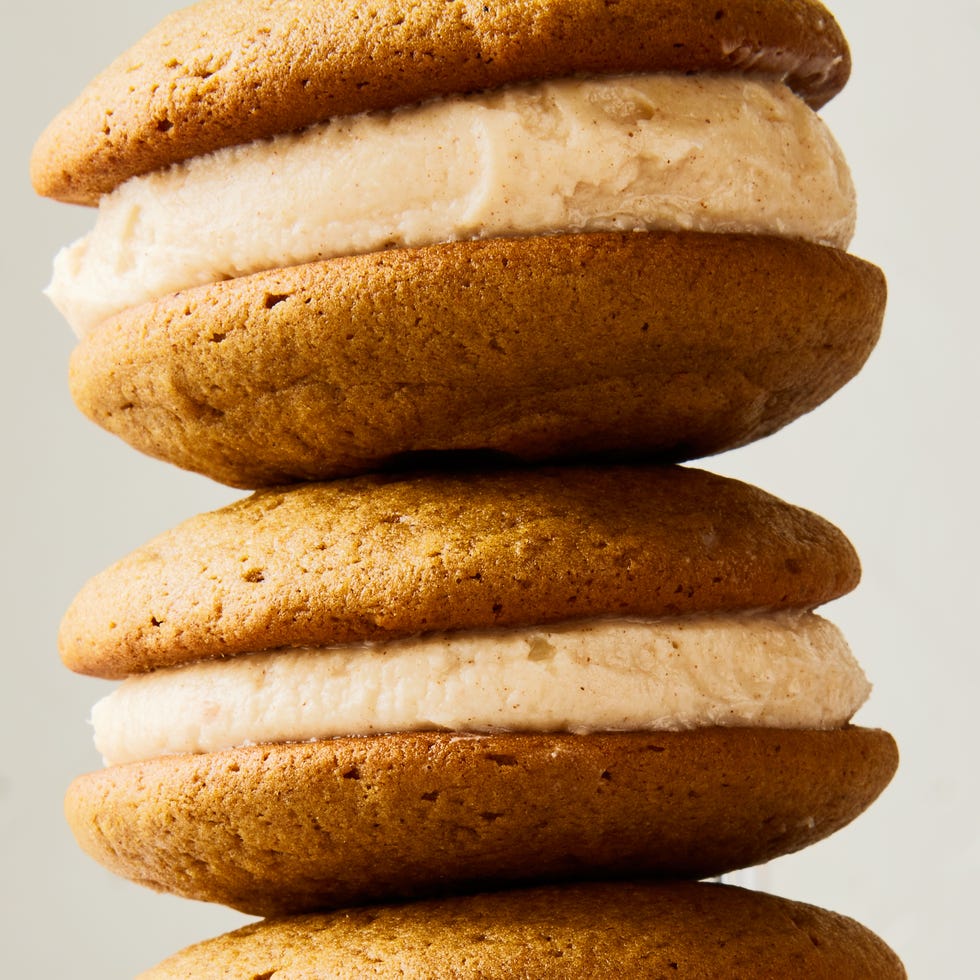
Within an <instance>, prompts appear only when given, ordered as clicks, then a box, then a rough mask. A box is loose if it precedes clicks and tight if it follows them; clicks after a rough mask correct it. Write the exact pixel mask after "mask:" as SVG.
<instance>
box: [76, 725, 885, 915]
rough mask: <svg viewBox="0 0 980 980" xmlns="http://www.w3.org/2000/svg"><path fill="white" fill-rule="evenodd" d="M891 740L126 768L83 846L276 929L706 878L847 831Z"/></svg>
mask: <svg viewBox="0 0 980 980" xmlns="http://www.w3.org/2000/svg"><path fill="white" fill-rule="evenodd" d="M896 766H897V750H896V747H895V743H894V741H893V740H892V738H891V736H890V735H888V734H887V733H884V732H881V731H877V730H871V729H862V728H845V729H841V730H836V731H829V732H810V731H785V730H773V729H759V728H750V729H717V728H709V729H701V730H696V731H691V732H673V733H671V732H662V733H654V734H649V733H644V734H638V733H624V734H605V735H583V736H579V735H521V734H500V735H486V736H467V735H460V734H457V733H423V734H399V735H384V736H372V737H363V738H340V739H332V740H327V741H322V742H307V743H293V744H285V745H271V746H250V747H246V748H241V749H233V750H230V751H225V752H218V753H211V754H204V755H185V756H170V757H163V758H160V759H156V760H153V761H150V762H145V763H132V764H129V765H122V766H114V767H110V768H108V769H105V770H102V771H100V772H96V773H93V774H90V775H87V776H83V777H81V778H80V779H78V780H76V781H75V782H74V783H73V784H72V786H71V788H70V789H69V792H68V798H67V802H66V806H67V813H68V818H69V823H70V824H71V826H72V828H73V830H74V832H75V835H76V837H77V838H78V840H79V842H80V844H81V845H82V847H83V848H84V849H85V850H86V851H88V852H89V853H90V854H91V855H92V856H93V857H95V858H96V859H97V860H99V861H100V862H102V863H103V864H104V865H106V866H107V867H108V868H110V869H111V870H112V871H114V872H116V873H117V874H120V875H122V876H124V877H127V878H130V879H133V880H135V881H138V882H140V883H142V884H145V885H148V886H150V887H152V888H155V889H159V890H164V891H168V892H173V893H176V894H179V895H184V896H186V897H190V898H196V899H203V900H206V901H212V902H219V903H222V904H225V905H230V906H233V907H235V908H238V909H240V910H242V911H244V912H248V913H250V914H254V915H279V914H290V913H296V912H305V911H313V910H322V909H328V908H336V907H342V906H345V905H351V904H359V903H364V902H371V901H386V900H390V899H398V898H414V897H419V896H425V895H435V894H444V893H447V892H452V891H456V890H459V889H471V890H472V889H479V888H485V887H491V888H495V887H501V886H504V885H507V884H511V883H519V882H530V881H540V880H545V881H547V880H554V881H561V880H577V879H590V878H601V877H630V876H636V875H641V876H644V877H646V876H652V877H665V878H675V877H682V878H702V877H709V876H713V875H717V874H721V873H723V872H726V871H731V870H734V869H736V868H740V867H746V866H750V865H754V864H758V863H760V862H764V861H767V860H769V859H770V858H773V857H776V856H777V855H780V854H785V853H788V852H791V851H796V850H798V849H800V848H802V847H805V846H806V845H808V844H810V843H812V842H814V841H816V840H819V839H821V838H823V837H826V836H827V835H829V834H831V833H833V832H834V831H835V830H837V829H838V828H840V827H842V826H843V825H845V824H846V823H848V822H849V821H850V820H852V819H853V818H854V817H855V816H857V815H858V814H859V813H860V812H861V811H863V810H864V809H865V808H866V807H867V806H868V805H869V804H870V803H871V802H872V801H873V800H874V799H875V798H876V797H877V796H878V794H879V793H880V792H881V790H882V789H883V788H884V787H885V786H886V785H887V783H888V781H889V780H890V779H891V776H892V774H893V773H894V770H895V768H896Z"/></svg>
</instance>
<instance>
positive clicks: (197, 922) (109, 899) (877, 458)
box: [0, 0, 980, 980]
mask: <svg viewBox="0 0 980 980" xmlns="http://www.w3.org/2000/svg"><path fill="white" fill-rule="evenodd" d="M175 6H176V4H174V3H168V2H164V0H153V2H151V0H140V3H138V4H134V3H131V2H128V0H90V2H88V3H85V4H79V3H76V2H65V0H57V2H55V0H36V2H34V3H31V4H22V3H18V4H14V3H12V2H8V0H4V18H3V20H4V30H3V32H2V44H3V47H4V52H3V57H2V58H0V71H2V73H3V78H2V82H3V91H4V92H5V93H7V96H8V97H7V100H6V105H5V109H6V111H5V115H6V119H7V123H6V126H7V129H6V132H5V136H4V141H3V146H4V153H3V156H2V158H0V167H2V170H3V179H2V181H0V188H2V192H3V195H4V200H3V211H2V214H3V230H4V233H3V235H2V243H0V248H2V263H0V269H2V275H3V295H4V296H5V297H6V302H7V308H6V317H5V323H4V338H3V339H4V353H3V358H2V362H0V363H2V370H3V374H4V377H3V384H2V386H0V398H2V399H3V412H2V416H0V417H2V424H3V435H4V440H3V444H4V445H5V446H6V447H7V452H6V453H5V454H4V458H3V467H4V471H5V479H4V480H3V482H2V484H0V486H2V491H0V492H2V494H3V513H6V514H7V527H6V532H5V535H4V552H3V553H4V559H5V560H4V561H3V565H2V575H3V587H2V589H0V596H2V599H3V603H4V609H3V618H4V621H5V622H7V623H8V625H10V627H11V636H10V639H9V640H8V641H7V643H6V644H5V647H6V649H5V650H4V653H3V665H2V670H3V673H2V677H3V682H2V684H0V698H2V702H3V703H2V708H0V726H2V742H0V744H2V745H4V746H6V750H5V752H4V753H3V756H2V757H0V889H2V892H0V902H2V906H0V913H2V914H0V925H2V930H3V936H4V938H3V973H4V975H5V976H9V977H45V978H47V977H60V976H69V975H70V976H72V977H74V978H76V980H95V978H105V977H129V976H132V975H133V974H135V973H136V972H138V970H140V969H141V968H145V967H149V966H151V965H152V964H154V963H156V962H157V961H158V960H160V959H162V958H163V957H164V956H166V955H168V954H169V953H171V952H174V951H176V950H177V949H178V948H180V947H181V946H183V945H186V944H188V943H190V942H193V941H196V940H198V939H202V938H204V937H207V936H210V935H213V934H215V933H218V932H221V931H224V930H225V929H227V928H230V927H232V926H234V925H237V924H238V923H240V922H242V921H243V918H242V917H241V916H238V915H237V914H235V913H232V912H228V911H225V910H221V909H216V908H212V907H208V906H205V905H199V904H196V903H192V902H185V901H180V900H177V899H173V898H169V897H164V896H158V895H154V894H152V893H150V892H147V891H144V890H143V889H141V888H138V887H136V886H134V885H130V884H128V883H125V882H122V881H118V880H116V879H114V878H113V877H111V876H110V875H109V874H108V873H107V872H105V871H103V870H102V869H101V868H100V867H98V866H97V865H95V864H94V863H92V862H91V861H89V860H88V859H87V858H85V857H84V856H83V855H82V854H81V853H80V852H79V851H78V850H77V848H76V847H75V844H74V842H73V841H72V839H71V836H70V834H69V832H68V830H67V829H66V827H65V825H64V823H63V820H62V816H61V797H62V793H63V790H64V787H65V785H66V784H67V783H68V781H69V780H70V778H71V777H72V776H73V775H75V774H78V773H80V772H82V771H85V770H86V769H89V768H94V767H95V766H97V765H98V759H97V757H96V755H95V752H94V750H93V749H92V748H91V744H90V736H89V731H88V727H87V724H86V718H87V714H88V709H89V706H90V704H91V702H92V701H93V700H95V699H96V697H97V696H99V694H100V693H101V691H102V690H103V685H101V684H100V683H98V682H95V681H90V680H85V679H82V678H78V677H74V676H72V675H70V674H69V673H68V672H67V671H65V670H64V669H63V668H62V667H61V666H60V664H59V662H58V658H57V655H56V651H55V632H56V629H57V624H58V620H59V618H60V616H61V614H62V612H63V610H64V608H65V607H66V605H67V604H68V602H69V601H70V599H71V597H72V596H73V594H74V593H75V591H76V590H77V589H78V588H79V586H80V585H81V584H82V582H83V581H84V580H85V579H86V578H87V577H88V576H90V575H92V574H94V573H95V572H97V571H98V570H100V569H101V568H102V567H103V566H105V565H106V564H108V563H109V562H110V561H112V560H113V559H115V558H117V557H119V556H121V555H122V554H124V553H125V552H127V551H129V550H130V549H132V548H134V547H136V546H137V545H139V544H141V543H142V542H143V541H145V540H146V539H148V538H149V537H150V536H151V535H153V534H155V533H157V532H158V531H161V530H163V529H165V528H167V527H169V526H171V525H173V524H175V523H177V522H178V521H179V520H181V519H183V518H185V517H188V516H190V515H191V514H194V513H196V512H198V511H200V510H204V509H207V508H210V507H213V506H217V505H219V504H221V503H223V502H225V501H228V500H230V499H233V498H234V497H235V496H236V494H235V493H233V492H232V491H229V490H226V489H223V488H220V487H218V486H216V485H213V484H211V483H209V482H208V481H206V480H205V479H203V478H201V477H196V476H192V475H189V474H185V473H181V472H178V471H177V470H175V469H171V468H169V467H167V466H165V465H163V464H162V463H157V462H154V461H151V460H147V459H143V458H141V457H140V456H138V455H137V454H136V453H135V452H133V451H132V450H130V449H128V448H126V447H125V446H123V444H122V443H120V442H117V441H115V440H114V439H112V438H111V437H109V436H107V435H105V434H103V433H102V432H101V431H99V430H97V429H96V428H94V427H93V426H91V425H90V424H89V423H87V422H85V421H84V420H83V419H82V418H81V416H80V415H79V414H78V413H77V412H76V411H75V409H74V408H73V406H72V404H71V402H70V399H69V397H68V394H67V390H66V385H65V379H64V376H65V365H66V360H67V357H68V353H69V350H70V348H71V343H72V341H71V336H70V334H69V331H68V328H67V327H66V326H65V325H64V324H63V323H62V322H61V321H60V320H59V317H58V316H57V315H56V313H55V312H54V311H53V309H51V308H50V307H49V306H48V304H47V302H46V301H45V299H44V298H43V297H42V296H41V294H40V290H41V288H42V286H43V285H44V283H45V282H46V278H47V275H48V268H49V264H50V259H51V256H52V255H53V253H54V251H55V249H56V248H57V247H58V246H59V245H60V244H62V243H64V242H67V241H68V240H69V239H71V238H73V237H75V236H76V235H78V234H79V233H81V231H82V230H83V229H84V228H85V226H86V224H87V221H88V217H89V216H88V214H87V213H86V212H85V211H84V210H82V209H77V208H68V207H65V206H63V205H54V204H51V203H49V202H42V201H38V200H36V199H34V198H33V196H32V194H31V191H30V188H29V186H28V180H27V157H28V154H29V150H30V146H31V144H32V142H33V140H34V138H35V137H36V136H37V134H38V133H39V131H40V130H41V128H42V127H43V125H44V124H45V123H46V122H47V120H48V119H49V118H50V117H51V116H52V115H53V114H54V112H55V111H57V110H58V109H59V108H61V106H62V105H63V104H64V103H66V102H67V101H69V99H70V98H72V97H73V96H74V95H75V94H76V92H77V91H78V90H79V89H80V88H81V87H82V85H83V84H84V83H85V82H86V81H87V80H88V78H89V77H90V76H91V75H92V74H94V73H95V72H96V71H97V70H99V69H100V68H102V67H103V66H104V65H105V64H106V63H108V61H109V60H110V59H111V58H112V57H113V56H114V55H116V54H117V53H119V52H121V51H122V49H123V48H124V47H125V46H126V45H127V44H128V43H129V42H131V41H132V40H134V39H135V38H136V37H137V36H138V35H139V34H141V33H142V32H143V31H144V30H145V29H147V28H148V27H150V26H151V25H152V24H153V23H154V22H155V21H156V20H157V19H158V18H159V17H160V16H162V15H163V14H164V13H165V12H167V11H168V10H170V9H173V8H174V7H175ZM833 6H834V9H835V11H836V13H837V15H838V17H839V19H840V20H841V22H842V23H843V25H844V28H845V30H846V32H847V33H848V35H849V37H850V39H851V42H852V47H853V50H854V58H855V71H854V75H853V77H852V81H851V83H850V85H849V86H848V88H847V89H846V91H845V92H844V94H843V95H842V96H840V97H838V99H837V100H836V101H835V102H834V103H832V104H831V106H829V107H828V108H827V109H826V110H825V113H824V115H825V117H826V118H827V119H828V121H829V122H830V124H831V126H832V128H833V129H834V131H835V132H836V134H837V136H838V138H839V140H840V142H841V143H842V144H843V146H844V149H845V152H846V153H847V155H848V157H849V159H850V161H851V164H852V167H853V170H854V174H855V178H856V181H857V186H858V190H859V194H860V202H861V214H860V222H859V231H858V235H857V239H856V241H855V243H854V249H853V250H854V251H855V252H856V253H858V254H860V255H863V256H865V257H867V258H870V259H872V260H874V261H875V262H877V263H879V264H880V265H882V266H883V267H884V268H885V270H886V271H887V273H888V276H889V281H890V289H891V301H890V308H889V313H888V318H887V322H886V329H885V334H884V338H883V340H882V343H881V345H880V347H879V349H878V350H877V351H876V353H875V354H874V355H873V357H872V359H871V362H870V363H869V365H868V366H867V368H866V369H865V371H864V372H863V373H862V374H861V375H860V377H859V378H858V379H857V380H856V381H855V382H853V383H852V384H851V385H850V386H849V387H848V388H847V389H845V390H844V391H843V392H842V393H840V394H839V395H838V396H837V397H836V398H835V399H834V400H833V401H832V402H831V403H829V404H828V405H826V406H824V407H822V408H821V409H819V410H817V412H815V413H814V414H813V415H811V416H809V417H808V418H806V419H804V420H802V421H800V422H798V423H796V424H795V425H793V426H791V427H790V428H789V429H788V430H786V431H784V432H783V433H780V434H779V435H777V436H775V437H772V438H771V439H769V440H767V441H766V442H764V443H762V444H759V445H757V446H754V447H750V448H748V449H744V450H740V451H738V452H736V453H732V454H729V455H728V456H725V457H721V458H717V459H715V460H713V461H711V462H710V463H709V464H708V465H709V466H710V467H712V468H714V469H716V470H718V471H720V472H724V473H727V474H730V475H734V476H738V477H740V478H743V479H746V480H749V481H751V482H754V483H758V484H759V485H760V486H762V487H765V488H766V489H768V490H770V491H772V492H774V493H776V494H778V495H780V496H783V497H785V498H786V499H788V500H791V501H793V502H795V503H798V504H803V505H805V506H808V507H810V508H812V509H814V510H816V511H818V512H820V513H822V514H824V515H825V516H827V517H829V518H830V519H832V520H833V521H835V522H836V523H838V524H839V525H840V526H841V527H843V528H844V529H845V530H846V531H847V532H848V534H849V535H850V536H851V537H852V539H853V541H854V542H855V544H856V545H857V547H858V550H859V551H860V553H861V555H862V557H863V560H864V568H865V579H864V583H863V584H862V586H861V587H860V589H859V590H858V591H857V593H855V594H854V595H853V596H852V597H850V598H848V599H846V600H843V601H841V602H839V603H837V604H836V605H835V606H834V607H832V608H831V610H830V615H831V617H832V618H834V619H835V620H836V621H837V622H838V623H839V624H840V625H841V626H842V627H843V628H844V630H845V632H846V633H847V635H848V636H849V638H850V640H851V642H852V645H853V647H854V650H855V652H856V653H857V655H858V657H859V658H860V660H861V662H862V663H863V665H864V666H865V668H866V670H867V672H868V674H869V675H870V677H871V678H872V680H873V681H874V682H875V685H876V689H875V692H874V695H873V699H872V701H871V703H870V704H869V705H868V707H867V708H866V709H865V710H864V712H863V713H862V714H861V715H860V716H859V720H861V721H863V722H864V723H866V724H870V725H881V726H883V727H887V728H889V729H890V730H891V731H892V732H894V733H895V735H896V737H897V738H898V740H899V742H900V745H901V749H902V756H903V758H902V767H901V770H900V774H899V776H898V777H897V778H896V780H895V782H894V783H893V784H892V786H891V787H890V788H889V789H888V790H887V791H886V793H885V795H884V797H883V798H882V799H881V800H880V801H879V803H878V804H877V805H876V806H875V807H873V808H872V810H871V811H869V813H867V814H866V815H865V816H864V817H862V818H861V819H860V820H859V821H858V822H857V823H856V824H854V825H853V826H851V827H850V828H848V829H846V830H844V831H843V832H841V833H840V834H839V835H838V836H837V837H836V838H834V839H832V840H829V841H826V842H824V843H822V844H820V845H817V846H816V847H814V848H812V849H810V850H809V851H807V852H804V853H803V854H800V855H797V856H794V857H791V858H785V859H782V860H780V861H777V862H774V863H773V864H772V865H770V866H768V867H767V868H765V869H763V870H762V871H761V872H759V873H757V874H755V876H754V880H755V881H756V883H757V884H759V885H760V886H761V887H765V888H767V889H769V890H772V891H775V892H777V893H780V894H783V895H786V896H789V897H792V898H797V899H802V900H805V901H811V902H814V903H816V904H821V905H824V906H826V907H829V908H833V909H837V910H839V911H841V912H844V913H846V914H849V915H852V916H854V917H855V918H858V919H860V920H861V921H863V922H865V923H866V924H868V925H869V926H871V927H872V928H874V929H875V930H877V931H878V932H880V933H881V935H883V936H884V937H885V938H886V939H887V940H888V941H889V942H890V943H891V944H892V945H894V947H895V948H896V949H897V950H898V952H899V953H900V954H901V955H902V956H903V957H904V959H905V960H906V963H907V965H908V967H909V972H910V975H911V976H913V977H915V976H918V977H943V978H946V980H950V978H958V977H971V976H974V975H975V969H976V967H975V918H976V912H977V902H976V898H975V895H976V879H977V875H978V872H980V834H978V829H977V828H978V821H977V812H978V807H980V798H978V794H980V787H978V777H977V768H978V767H977V762H976V749H977V747H978V746H977V736H976V730H977V729H976V724H975V722H974V721H973V712H974V708H975V704H976V699H977V688H978V681H980V670H978V661H977V649H976V647H977V644H976V640H975V635H974V630H973V627H972V626H971V625H970V624H971V623H972V620H973V618H974V615H973V613H972V609H973V608H974V607H976V605H977V600H978V598H980V588H978V585H980V579H978V567H980V566H978V545H980V540H978V533H977V522H976V516H975V515H976V510H975V507H976V501H975V498H976V494H977V480H976V477H977V445H976V420H977V415H978V402H977V397H976V390H977V377H976V375H977V373H978V367H980V364H978V356H977V355H978V343H977V328H978V323H977V312H976V311H977V305H976V300H975V295H976V291H977V279H978V272H977V269H976V259H977V248H976V241H977V236H976V228H975V225H976V221H977V190H976V183H975V174H976V172H977V165H978V160H977V113H976V108H975V103H976V96H977V85H976V77H975V74H974V71H973V70H972V69H971V68H970V64H971V62H972V59H973V58H974V55H975V51H976V49H977V42H978V41H980V6H978V5H977V4H976V3H975V0H937V2H933V3H932V4H929V5H923V4H922V3H921V2H918V3H914V4H913V3H912V2H910V0H892V2H890V3H888V4H882V3H878V2H871V0H836V3H834V4H833Z"/></svg>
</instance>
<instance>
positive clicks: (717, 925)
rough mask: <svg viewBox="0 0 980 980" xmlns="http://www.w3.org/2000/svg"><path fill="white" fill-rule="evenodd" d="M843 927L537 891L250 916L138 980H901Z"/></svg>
mask: <svg viewBox="0 0 980 980" xmlns="http://www.w3.org/2000/svg"><path fill="white" fill-rule="evenodd" d="M905 975H906V974H905V970H904V968H903V967H902V965H901V963H900V962H899V960H898V957H896V956H895V954H894V953H893V952H892V951H891V950H890V949H889V948H888V947H887V946H886V945H885V943H883V942H882V941H881V940H880V939H879V938H878V937H877V936H875V935H874V934H873V933H871V932H869V931H868V930H867V929H865V928H864V927H863V926H861V925H859V924H858V923H856V922H854V921H853V920H852V919H848V918H845V917H844V916H842V915H836V914H835V913H833V912H828V911H825V910H824V909H819V908H815V907H813V906H812V905H804V904H802V903H800V902H793V901H789V900H787V899H782V898H776V897H775V896H772V895H764V894H756V893H753V892H748V891H744V890H743V889H740V888H733V887H731V886H725V885H710V884H694V883H692V882H671V883H663V884H651V883H649V882H620V883H617V884H610V883H598V882H597V883H593V884H578V885H568V886H564V887H554V886H551V887H538V888H534V889H528V890H526V891H514V892H498V893H496V894H484V895H473V896H467V897H456V898H449V899H441V900H430V901H423V902H417V903H414V904H412V905H402V906H398V905H388V906H377V907H367V908H358V909H351V910H345V911H342V912H334V913H330V914H321V915H305V916H297V917H294V918H283V919H278V920H270V921H266V922H259V923H256V924H254V925H250V926H246V927H245V928H244V929H240V930H238V931H236V932H232V933H228V934H227V935H224V936H220V937H218V938H216V939H212V940H208V941H206V942H203V943H199V944H198V945H196V946H192V947H190V948H189V949H185V950H184V951H183V952H181V953H178V954H177V955H176V956H172V957H171V958H170V959H168V960H166V961H165V962H164V963H161V964H160V965H159V966H158V967H156V968H155V969H152V970H148V971H147V972H146V973H144V974H142V975H141V976H142V980H198V978H200V977H222V978H224V980H256V978H258V977H276V980H311V978H314V977H328V976H329V977H332V978H336V980H343V978H354V977H357V978H360V977H365V976H372V977H398V978H400V980H402V978H403V980H410V978H411V980H428V978H430V977H456V978H459V980H465V978H473V980H476V978H481V980H492V978H499V980H505V978H506V980H511V978H513V977H535V978H538V977H540V978H549V977H562V978H567V977H579V978H583V980H584V978H589V980H599V978H607V977H613V976H622V977H630V978H635V980H647V978H659V980H664V978H669V977H702V978H718V977H728V978H734V977H740V978H747V977H773V978H776V977H778V978H779V980H839V978H841V977H848V978H849V980H903V978H904V977H905Z"/></svg>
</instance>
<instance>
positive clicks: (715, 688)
mask: <svg viewBox="0 0 980 980" xmlns="http://www.w3.org/2000/svg"><path fill="white" fill-rule="evenodd" d="M869 690H870V686H869V684H868V682H867V680H866V678H865V677H864V674H863V673H862V671H861V669H860V667H859V666H858V665H857V663H856V661H855V660H854V658H853V656H852V655H851V653H850V650H849V649H848V647H847V644H846V642H845V641H844V639H843V637H842V636H841V634H840V632H839V630H838V629H837V628H836V627H835V626H833V625H832V624H831V623H829V622H827V621H826V620H824V619H821V618H820V617H819V616H816V615H814V614H813V613H801V612H799V611H787V612H779V613H754V614H742V615H738V616H689V617H678V618H673V619H663V620H648V621H639V620H595V621H592V622H589V623H586V624H576V625H568V626H560V627H551V628H535V629H523V630H494V631H473V632H461V633H441V634H435V635H428V636H422V637H416V638H412V639H407V640H399V641H395V642H391V643H380V644H361V645H354V646H342V647H330V648H324V649H320V650H289V651H277V652H272V653H262V654H251V655H246V656H241V657H233V658H231V659H229V660H226V661H208V662H202V663H199V664H193V665H190V666H187V667H176V668H171V669H167V670H160V671H157V672H155V673H151V674H144V675H139V676H135V677H131V678H129V679H128V680H126V681H124V682H123V683H122V684H121V685H120V686H119V687H118V688H117V689H116V690H115V691H114V692H113V693H112V694H110V695H109V696H108V697H107V698H104V699H103V700H102V701H100V702H99V703H98V704H97V705H96V706H95V708H94V709H93V712H92V721H93V724H94V726H95V741H96V747H97V748H98V749H99V751H100V752H101V753H102V754H103V756H104V758H105V760H106V763H107V764H115V763H122V762H131V761H137V760H140V759H148V758H153V757H156V756H160V755H167V754H170V753H178V752H210V751H217V750H220V749H224V748H232V747H235V746H238V745H244V744H249V743H268V742H286V741H305V740H308V739H318V738H330V737H334V736H341V735H373V734H380V733H388V732H399V731H431V730H449V731H465V732H493V731H544V732H547V731H571V732H580V733H586V732H594V731H634V730H657V731H663V730H679V729H688V728H695V727H703V726H718V725H721V726H739V727H742V726H755V727H770V728H807V729H828V728H839V727H841V726H843V725H844V724H846V723H847V721H848V720H849V719H850V718H851V716H852V715H853V714H854V712H855V711H857V709H858V708H859V707H860V706H861V704H862V703H863V702H864V701H865V699H866V698H867V696H868V693H869Z"/></svg>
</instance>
